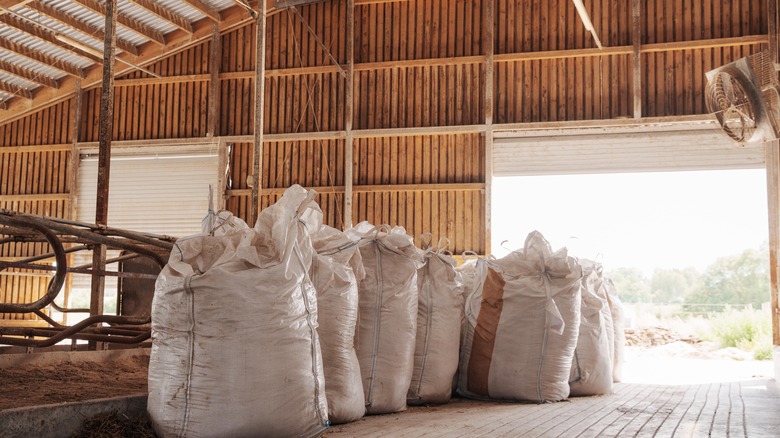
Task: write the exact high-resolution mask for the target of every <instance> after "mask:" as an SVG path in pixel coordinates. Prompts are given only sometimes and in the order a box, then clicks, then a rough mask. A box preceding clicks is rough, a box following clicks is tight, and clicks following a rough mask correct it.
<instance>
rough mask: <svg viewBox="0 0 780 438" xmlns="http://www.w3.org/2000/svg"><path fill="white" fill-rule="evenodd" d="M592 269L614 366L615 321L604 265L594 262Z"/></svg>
mask: <svg viewBox="0 0 780 438" xmlns="http://www.w3.org/2000/svg"><path fill="white" fill-rule="evenodd" d="M594 271H595V272H596V274H597V277H596V281H595V284H594V287H595V289H594V291H595V293H596V295H597V296H598V297H599V298H600V299H601V300H602V302H604V303H606V305H605V306H604V307H603V308H602V309H601V316H602V318H603V319H604V326H605V327H606V330H607V339H608V342H609V357H610V358H612V359H611V360H612V361H613V368H614V358H615V323H614V321H613V319H612V309H611V308H610V306H609V297H608V296H607V295H608V293H607V285H606V283H605V280H606V278H605V277H604V266H603V265H602V264H601V263H596V262H594ZM613 371H614V369H613ZM613 380H614V379H613Z"/></svg>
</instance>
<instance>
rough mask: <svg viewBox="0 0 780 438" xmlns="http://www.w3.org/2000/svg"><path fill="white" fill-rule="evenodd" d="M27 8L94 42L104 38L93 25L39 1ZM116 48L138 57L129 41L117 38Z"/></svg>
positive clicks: (101, 30)
mask: <svg viewBox="0 0 780 438" xmlns="http://www.w3.org/2000/svg"><path fill="white" fill-rule="evenodd" d="M27 7H28V8H30V9H32V10H34V11H37V12H39V13H41V14H43V15H46V16H48V17H49V18H51V19H53V20H55V21H58V22H60V23H62V24H64V25H66V26H69V27H72V28H74V29H76V30H78V31H79V32H82V33H84V34H86V35H89V36H90V37H92V38H94V39H95V40H98V41H102V40H103V39H104V38H105V34H104V33H103V29H101V28H99V27H97V26H95V25H92V24H90V23H88V22H86V21H82V20H79V19H78V18H76V17H74V16H72V15H68V14H66V13H64V12H62V11H60V10H59V9H57V8H54V7H52V6H49V5H48V4H46V3H43V2H42V1H40V0H36V1H33V2H31V3H30V4H28V5H27ZM116 46H117V47H118V48H119V49H121V50H124V51H125V52H128V53H130V54H132V55H133V56H138V47H136V46H135V45H134V44H133V43H131V42H130V41H127V40H125V39H123V38H119V37H117V39H116Z"/></svg>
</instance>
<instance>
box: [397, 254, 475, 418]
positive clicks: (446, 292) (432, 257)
mask: <svg viewBox="0 0 780 438" xmlns="http://www.w3.org/2000/svg"><path fill="white" fill-rule="evenodd" d="M440 243H441V242H440ZM456 264H457V262H456V261H455V259H453V258H452V257H450V256H448V255H447V254H446V253H445V252H444V251H443V250H442V245H439V246H438V247H436V248H428V249H426V250H425V265H424V266H423V267H422V268H420V269H419V270H418V271H417V285H418V290H419V295H420V296H419V300H418V309H417V342H416V346H415V351H414V370H413V373H412V381H411V385H410V386H409V392H408V394H407V396H406V402H407V404H409V405H420V404H425V403H447V402H448V401H449V400H450V397H451V396H452V382H453V378H454V376H455V373H456V372H457V370H458V359H459V358H458V354H459V349H460V328H461V322H462V316H463V283H462V281H461V280H460V273H458V272H457V271H456V270H455V265H456Z"/></svg>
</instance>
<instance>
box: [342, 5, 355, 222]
mask: <svg viewBox="0 0 780 438" xmlns="http://www.w3.org/2000/svg"><path fill="white" fill-rule="evenodd" d="M346 88H347V90H346V92H347V96H346V99H345V100H346V106H345V109H344V129H345V130H346V132H347V139H346V141H345V143H344V229H347V228H350V227H352V180H353V175H352V172H353V169H354V164H353V161H354V145H355V136H354V133H353V126H352V119H353V117H354V111H355V110H354V108H355V107H354V105H355V102H354V101H355V0H347V87H346Z"/></svg>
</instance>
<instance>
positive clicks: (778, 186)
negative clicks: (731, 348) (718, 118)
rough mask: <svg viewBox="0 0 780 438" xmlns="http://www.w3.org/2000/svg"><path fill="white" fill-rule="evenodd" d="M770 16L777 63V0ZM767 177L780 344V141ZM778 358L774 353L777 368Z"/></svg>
mask: <svg viewBox="0 0 780 438" xmlns="http://www.w3.org/2000/svg"><path fill="white" fill-rule="evenodd" d="M767 3H768V6H767V15H768V16H769V41H770V43H769V56H770V57H771V59H772V62H774V63H777V62H778V59H779V58H780V55H779V54H778V52H777V45H778V43H777V38H778V31H777V13H778V8H777V2H775V1H773V0H769V1H768V2H767ZM765 150H766V179H767V197H768V198H769V199H768V209H769V276H770V288H771V305H772V343H773V344H774V346H775V349H777V347H780V299H778V294H780V263H779V262H780V261H779V260H778V254H779V253H780V140H774V141H771V142H769V143H766V145H765ZM777 364H778V358H777V355H775V368H777Z"/></svg>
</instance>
